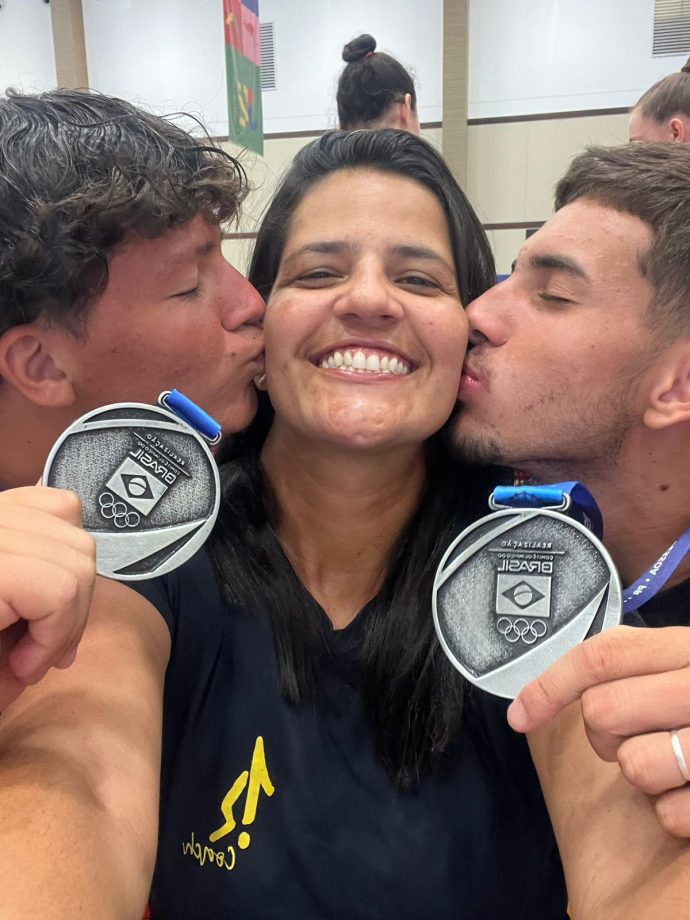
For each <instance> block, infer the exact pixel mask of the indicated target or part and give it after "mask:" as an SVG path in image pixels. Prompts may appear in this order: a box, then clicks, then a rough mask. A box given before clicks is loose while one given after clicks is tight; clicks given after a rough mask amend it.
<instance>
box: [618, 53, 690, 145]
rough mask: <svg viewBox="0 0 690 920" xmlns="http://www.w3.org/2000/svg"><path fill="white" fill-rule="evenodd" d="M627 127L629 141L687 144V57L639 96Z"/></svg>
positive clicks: (689, 94) (689, 88) (689, 115)
mask: <svg viewBox="0 0 690 920" xmlns="http://www.w3.org/2000/svg"><path fill="white" fill-rule="evenodd" d="M629 130H630V140H631V141H681V142H684V143H686V144H687V143H690V58H688V60H687V61H686V62H685V64H684V65H683V66H682V67H681V69H680V71H679V73H672V74H671V75H670V76H668V77H664V79H663V80H659V82H658V83H655V84H654V86H652V87H650V88H649V89H648V90H647V92H646V93H643V94H642V96H640V98H639V99H638V101H637V104H636V105H635V106H634V108H633V109H632V112H631V114H630V129H629Z"/></svg>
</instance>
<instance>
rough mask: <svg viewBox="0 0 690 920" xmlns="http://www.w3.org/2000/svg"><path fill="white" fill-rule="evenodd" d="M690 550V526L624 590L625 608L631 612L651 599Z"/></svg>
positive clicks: (626, 611) (627, 611)
mask: <svg viewBox="0 0 690 920" xmlns="http://www.w3.org/2000/svg"><path fill="white" fill-rule="evenodd" d="M688 552H690V528H688V530H686V531H685V533H684V534H683V535H682V536H681V537H678V539H677V540H676V542H675V543H672V544H671V546H669V548H668V549H667V550H666V552H665V553H662V554H661V556H659V558H658V559H657V561H656V562H655V563H654V565H653V566H651V568H649V569H647V571H646V572H645V573H644V575H640V577H639V578H638V579H637V581H635V582H633V583H632V584H631V585H630V587H629V588H626V589H625V591H624V592H623V610H624V611H625V613H631V612H632V611H633V610H637V608H638V607H641V606H642V605H643V604H646V603H647V601H650V600H651V599H652V598H653V597H654V595H655V594H657V593H658V592H659V591H661V589H662V588H663V587H664V585H665V584H666V582H667V581H668V580H669V578H670V577H671V575H673V573H674V572H675V571H676V569H677V568H678V566H679V565H680V564H681V562H682V561H683V559H685V557H686V556H687V554H688Z"/></svg>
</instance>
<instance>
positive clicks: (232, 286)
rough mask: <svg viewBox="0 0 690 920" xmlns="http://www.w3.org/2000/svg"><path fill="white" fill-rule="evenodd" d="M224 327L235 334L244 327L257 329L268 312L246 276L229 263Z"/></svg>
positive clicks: (224, 290)
mask: <svg viewBox="0 0 690 920" xmlns="http://www.w3.org/2000/svg"><path fill="white" fill-rule="evenodd" d="M223 297H224V304H223V312H222V321H223V327H224V328H225V329H226V330H227V331H228V332H235V331H237V330H238V329H240V328H241V327H243V326H251V327H257V326H259V325H260V324H261V322H262V321H263V318H264V313H265V312H266V304H265V303H264V301H263V298H262V297H261V295H260V294H259V292H258V291H257V290H256V288H255V287H253V286H252V285H251V284H250V283H249V282H248V281H247V279H246V278H245V277H244V275H242V274H240V272H238V271H237V269H236V268H233V266H232V265H230V264H229V263H228V265H227V268H226V269H225V279H224V287H223Z"/></svg>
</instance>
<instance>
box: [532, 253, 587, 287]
mask: <svg viewBox="0 0 690 920" xmlns="http://www.w3.org/2000/svg"><path fill="white" fill-rule="evenodd" d="M529 262H530V265H531V266H532V268H547V269H551V270H553V271H558V272H565V273H566V274H568V275H572V276H573V277H574V278H582V280H583V281H591V280H592V279H591V278H590V277H589V275H588V274H587V272H586V271H585V270H584V268H583V267H582V266H581V265H580V263H579V262H577V261H575V259H571V258H570V256H560V255H555V254H553V255H536V254H535V255H533V256H530V260H529Z"/></svg>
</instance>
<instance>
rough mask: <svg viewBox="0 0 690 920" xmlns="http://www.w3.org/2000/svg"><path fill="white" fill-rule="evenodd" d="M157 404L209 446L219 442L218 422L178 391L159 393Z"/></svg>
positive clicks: (219, 427)
mask: <svg viewBox="0 0 690 920" xmlns="http://www.w3.org/2000/svg"><path fill="white" fill-rule="evenodd" d="M158 402H159V403H160V404H161V405H162V406H163V408H165V409H169V410H170V411H171V412H174V413H175V415H177V416H179V418H181V419H182V421H183V422H186V423H187V424H188V425H191V427H192V428H195V429H196V430H197V431H198V432H199V433H200V434H201V435H203V436H204V437H205V438H206V440H207V441H210V442H211V444H217V443H218V441H220V432H221V426H220V425H219V424H218V422H217V421H216V420H215V419H214V418H211V416H210V415H209V414H208V413H207V412H204V410H203V409H201V408H200V407H199V406H197V404H196V403H194V402H192V400H191V399H188V398H187V397H186V396H185V395H184V394H183V393H180V391H179V390H170V391H166V392H165V393H161V395H160V396H159V397H158Z"/></svg>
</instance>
